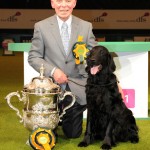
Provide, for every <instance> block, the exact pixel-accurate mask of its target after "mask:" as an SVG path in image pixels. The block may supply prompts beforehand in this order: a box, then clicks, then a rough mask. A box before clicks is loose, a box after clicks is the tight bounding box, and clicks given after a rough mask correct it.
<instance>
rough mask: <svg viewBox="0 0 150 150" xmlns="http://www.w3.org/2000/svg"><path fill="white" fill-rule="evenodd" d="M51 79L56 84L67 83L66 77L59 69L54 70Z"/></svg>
mask: <svg viewBox="0 0 150 150" xmlns="http://www.w3.org/2000/svg"><path fill="white" fill-rule="evenodd" d="M53 78H54V80H55V81H56V82H57V83H58V84H63V83H67V82H68V78H67V76H66V75H65V74H64V72H62V71H61V70H60V69H56V70H55V71H54V74H53Z"/></svg>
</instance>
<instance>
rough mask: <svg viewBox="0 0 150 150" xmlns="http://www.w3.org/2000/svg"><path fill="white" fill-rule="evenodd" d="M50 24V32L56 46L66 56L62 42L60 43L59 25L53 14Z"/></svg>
mask: <svg viewBox="0 0 150 150" xmlns="http://www.w3.org/2000/svg"><path fill="white" fill-rule="evenodd" d="M50 25H51V32H52V34H53V36H54V38H55V40H56V42H57V43H58V46H59V48H60V49H61V51H62V54H63V55H64V56H65V57H66V54H65V50H64V48H63V43H62V40H61V35H60V32H59V26H58V22H57V18H56V15H54V16H53V17H52V19H51V21H50Z"/></svg>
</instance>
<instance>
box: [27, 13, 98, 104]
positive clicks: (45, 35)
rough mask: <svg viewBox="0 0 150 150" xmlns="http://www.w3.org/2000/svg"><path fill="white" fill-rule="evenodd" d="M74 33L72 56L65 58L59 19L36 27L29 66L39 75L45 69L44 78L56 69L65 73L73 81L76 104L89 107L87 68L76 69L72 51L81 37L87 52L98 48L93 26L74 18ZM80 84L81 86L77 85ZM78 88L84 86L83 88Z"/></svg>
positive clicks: (70, 83)
mask: <svg viewBox="0 0 150 150" xmlns="http://www.w3.org/2000/svg"><path fill="white" fill-rule="evenodd" d="M71 26H72V30H71V37H70V43H69V53H68V55H67V56H66V54H65V51H64V49H63V44H62V40H61V36H60V32H59V27H58V22H57V18H56V15H54V16H51V17H49V18H47V19H45V20H42V21H40V22H38V23H36V24H35V27H34V34H33V38H32V46H31V50H30V51H29V56H28V62H29V64H30V65H31V66H32V67H33V68H34V69H35V70H36V71H38V72H39V69H40V67H41V64H43V65H44V67H45V74H44V75H45V76H46V77H49V76H50V75H51V71H52V69H53V68H54V67H57V68H59V69H61V70H62V71H64V73H65V74H66V75H67V76H68V78H69V79H70V81H69V83H68V84H69V87H70V89H71V91H72V93H74V94H75V95H76V96H77V99H76V100H77V102H78V103H79V104H81V105H84V104H86V95H85V87H84V85H85V84H86V78H87V74H86V72H85V64H81V65H76V64H75V59H74V56H73V54H72V48H73V46H74V44H75V43H76V42H77V39H78V36H79V35H80V36H83V40H84V42H85V43H86V44H87V46H88V48H90V49H91V48H92V47H93V46H96V45H97V42H95V37H94V35H93V32H92V24H91V23H89V22H87V21H84V20H82V19H80V18H77V17H75V16H72V24H71ZM76 83H78V84H76ZM79 84H81V85H83V86H80V85H79Z"/></svg>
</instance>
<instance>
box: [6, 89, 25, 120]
mask: <svg viewBox="0 0 150 150" xmlns="http://www.w3.org/2000/svg"><path fill="white" fill-rule="evenodd" d="M13 96H17V97H18V99H19V101H22V98H21V97H20V94H19V92H18V91H17V92H12V93H9V94H8V95H7V96H6V97H5V99H6V100H7V103H8V105H9V107H10V108H12V109H13V110H15V111H16V112H17V113H16V114H17V116H19V117H20V119H21V120H20V122H21V123H22V122H23V117H22V116H21V115H20V112H19V109H17V108H16V107H14V106H13V105H12V104H11V102H10V100H11V97H13Z"/></svg>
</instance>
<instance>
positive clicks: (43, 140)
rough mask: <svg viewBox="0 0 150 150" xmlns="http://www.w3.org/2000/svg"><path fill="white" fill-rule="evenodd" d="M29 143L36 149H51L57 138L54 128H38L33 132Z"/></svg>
mask: <svg viewBox="0 0 150 150" xmlns="http://www.w3.org/2000/svg"><path fill="white" fill-rule="evenodd" d="M29 143H30V146H31V147H32V148H33V149H35V150H37V149H39V150H51V149H52V148H53V147H54V146H55V143H56V138H55V135H54V133H53V131H52V130H50V129H46V128H37V129H35V130H34V131H33V132H32V133H31V135H30V137H29Z"/></svg>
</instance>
